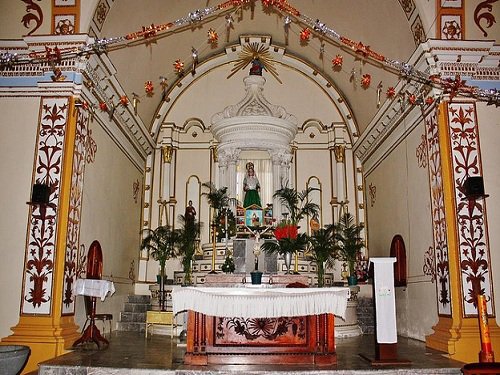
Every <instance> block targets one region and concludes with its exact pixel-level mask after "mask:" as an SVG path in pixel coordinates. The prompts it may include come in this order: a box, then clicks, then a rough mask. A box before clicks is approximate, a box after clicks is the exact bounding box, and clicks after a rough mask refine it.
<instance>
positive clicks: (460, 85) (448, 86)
mask: <svg viewBox="0 0 500 375" xmlns="http://www.w3.org/2000/svg"><path fill="white" fill-rule="evenodd" d="M255 2H256V0H228V1H225V2H223V3H220V4H218V5H216V6H213V7H207V8H203V9H196V10H194V11H192V12H189V13H188V15H187V16H186V17H183V18H180V19H178V20H175V21H173V22H168V23H165V24H161V25H155V24H151V25H150V26H142V29H141V30H139V31H135V32H132V33H129V34H126V35H124V36H119V37H113V38H103V39H95V41H94V42H93V43H89V44H86V45H84V46H81V47H79V48H77V47H68V48H59V47H57V46H55V47H54V48H49V47H47V46H46V47H45V51H39V52H35V51H34V52H30V53H27V54H18V53H11V52H3V53H0V70H6V69H12V68H13V67H14V66H15V65H18V64H32V63H49V64H50V65H51V66H52V68H53V72H54V75H53V76H52V77H51V78H52V79H53V80H54V81H61V80H64V76H62V72H61V69H60V68H57V67H56V64H60V63H61V62H62V60H66V59H73V58H76V57H85V56H90V55H93V54H97V55H99V54H101V53H107V52H108V51H109V50H111V49H113V50H114V49H118V48H124V47H126V46H127V45H128V44H130V43H131V42H134V41H139V42H140V43H149V42H151V39H152V38H155V39H156V38H159V37H161V36H166V35H168V34H169V33H171V32H172V30H173V29H176V28H181V27H185V26H189V25H193V24H197V23H201V22H202V21H203V20H204V19H205V18H207V17H212V16H217V15H219V14H223V13H224V12H226V13H227V14H226V16H225V24H226V30H227V35H228V38H227V39H228V40H229V31H230V29H231V28H232V24H233V23H234V19H233V17H232V13H231V12H235V11H238V10H241V9H243V7H244V6H246V5H250V7H251V9H252V10H253V9H254V6H255ZM261 2H262V4H263V6H264V7H266V8H269V9H271V8H274V9H276V10H278V11H280V12H281V13H282V14H283V15H284V28H285V32H286V34H287V38H288V31H289V27H290V24H291V23H292V18H294V19H295V21H296V22H297V23H298V24H302V25H305V27H304V28H303V29H302V31H301V32H300V34H299V37H300V40H301V42H303V43H304V44H307V42H309V40H310V38H311V36H313V33H314V35H315V36H319V37H320V38H322V39H328V40H329V41H331V42H333V43H336V44H338V45H340V46H345V47H348V48H349V49H351V50H352V51H353V52H354V53H355V54H356V55H359V56H361V57H362V58H364V59H371V60H373V61H375V62H377V63H379V64H382V65H383V66H384V67H386V68H388V69H389V70H391V71H393V72H397V74H399V76H401V77H403V78H405V79H407V80H408V81H414V82H418V83H421V84H426V85H428V86H430V87H436V88H439V89H441V90H442V91H443V94H448V95H450V97H452V98H453V97H454V96H457V95H460V96H466V97H470V98H474V99H476V100H479V101H485V102H487V104H488V105H493V104H494V105H495V106H496V107H498V106H499V105H500V91H498V90H497V89H492V90H482V89H479V88H477V87H473V86H467V85H466V82H465V81H464V80H462V79H461V78H460V76H456V77H455V78H453V79H452V78H441V77H438V76H431V75H429V74H426V73H424V72H421V71H419V70H417V69H415V67H414V66H412V65H411V64H407V63H405V62H400V61H397V60H393V59H390V58H387V57H385V56H384V55H382V54H380V53H378V52H376V51H374V50H372V49H371V48H370V47H369V46H367V45H365V44H363V43H362V42H360V41H358V42H356V41H354V40H351V39H349V38H347V37H345V36H342V35H340V34H339V33H337V32H336V31H335V30H333V29H331V28H330V27H328V26H327V25H326V24H324V23H322V22H321V21H320V20H319V19H313V18H310V17H308V16H307V15H304V14H302V13H301V12H300V11H299V10H298V9H296V8H294V7H293V6H291V5H290V4H289V3H288V1H287V0H261ZM207 38H208V43H209V44H210V45H212V46H214V45H216V44H217V42H218V39H219V35H218V33H217V31H216V30H214V29H212V28H211V29H210V30H208V33H207ZM134 43H135V42H134ZM323 52H324V44H322V46H321V52H320V53H323ZM191 56H192V65H191V73H192V74H195V72H196V71H195V70H196V66H197V64H198V51H197V50H196V49H195V48H194V47H193V48H192V50H191ZM331 62H332V68H333V69H334V70H341V68H342V63H343V57H342V55H336V56H335V57H334V58H333V59H332V61H331ZM173 69H174V72H175V73H176V74H177V75H178V76H182V75H183V74H184V62H183V61H181V60H180V59H177V60H175V61H174V63H173ZM355 73H356V72H355V70H354V68H353V70H352V71H351V80H353V79H354V78H355ZM160 79H161V82H160V85H161V87H162V90H163V95H165V93H166V89H167V87H168V83H167V79H166V78H165V77H160ZM360 84H361V86H362V87H363V88H364V89H367V88H369V87H370V84H371V76H370V75H369V74H364V75H363V76H362V77H361V79H360ZM381 89H382V82H380V83H379V84H378V86H377V98H378V104H377V105H380V94H381ZM144 90H145V93H146V96H152V95H154V85H153V82H152V81H150V80H148V81H146V82H145V85H144ZM132 95H133V100H132V102H133V105H134V110H135V113H137V107H136V105H137V103H138V102H139V98H140V96H139V95H137V94H136V93H132ZM405 95H406V94H405ZM386 96H387V97H388V98H394V97H395V96H396V91H395V89H394V87H389V88H388V89H387V91H386ZM407 100H408V102H409V103H410V104H412V105H415V104H424V103H426V104H430V103H432V101H433V100H434V99H433V98H432V97H427V98H423V97H417V96H416V95H414V94H408V97H407ZM118 104H121V105H127V104H128V98H127V97H123V98H120V102H119V103H118ZM99 107H100V109H101V110H103V111H108V110H109V106H108V104H106V102H105V101H102V102H100V104H99ZM113 107H114V106H113Z"/></svg>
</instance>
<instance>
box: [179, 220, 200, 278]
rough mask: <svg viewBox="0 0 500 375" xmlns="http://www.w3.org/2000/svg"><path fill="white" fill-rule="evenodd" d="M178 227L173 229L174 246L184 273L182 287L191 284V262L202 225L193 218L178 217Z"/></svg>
mask: <svg viewBox="0 0 500 375" xmlns="http://www.w3.org/2000/svg"><path fill="white" fill-rule="evenodd" d="M178 221H179V223H180V227H179V228H177V229H175V245H176V247H177V255H178V256H179V257H181V263H182V269H183V271H184V285H190V284H192V262H193V258H194V254H195V252H196V246H197V244H198V239H199V236H200V231H201V227H202V223H200V222H198V221H197V220H196V219H194V218H186V217H185V216H184V215H179V218H178Z"/></svg>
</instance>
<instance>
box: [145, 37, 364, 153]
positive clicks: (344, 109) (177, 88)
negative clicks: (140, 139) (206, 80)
mask: <svg viewBox="0 0 500 375" xmlns="http://www.w3.org/2000/svg"><path fill="white" fill-rule="evenodd" d="M249 39H251V40H252V41H254V40H257V41H259V43H262V44H264V45H267V46H268V47H269V55H270V56H271V58H273V59H274V60H275V61H279V63H280V64H282V65H284V66H286V67H289V68H291V69H293V70H296V71H298V72H300V73H302V74H303V75H304V76H306V77H308V79H310V80H311V81H313V82H315V83H316V84H317V85H318V87H320V88H321V89H322V90H323V92H324V93H325V94H326V95H327V96H328V97H329V98H330V100H331V101H332V103H335V106H336V108H337V111H338V113H339V115H340V116H341V118H342V121H343V122H344V123H345V124H346V125H345V126H346V129H347V132H348V134H349V137H350V143H352V144H354V143H355V142H356V140H357V139H358V137H359V131H358V127H357V124H356V121H355V119H354V116H353V111H352V110H351V108H350V105H349V104H348V103H347V101H346V100H345V97H344V95H343V93H342V92H341V91H340V89H338V88H337V87H336V85H335V83H334V82H333V81H331V80H329V79H328V77H327V76H326V75H323V74H322V73H321V70H320V69H316V68H315V67H313V66H310V65H308V64H307V63H306V62H304V61H303V60H301V59H300V58H299V57H298V56H295V55H292V54H290V53H286V54H285V49H284V48H283V47H282V46H278V45H273V44H271V38H270V37H269V36H262V37H257V36H255V37H251V38H249V37H246V36H240V43H239V44H236V45H233V46H230V47H227V48H226V53H225V54H220V55H217V56H213V57H212V58H209V59H207V60H205V61H203V62H202V63H200V64H199V65H198V66H197V69H196V72H197V74H196V75H195V76H193V75H192V74H186V75H184V76H183V77H182V78H181V79H180V80H179V81H178V82H177V83H176V84H175V85H172V86H171V87H170V89H169V91H168V92H167V95H166V98H167V99H168V100H164V101H163V102H162V103H161V104H160V107H159V108H158V110H157V116H156V118H155V120H154V121H153V122H152V125H151V129H150V133H151V134H156V133H157V132H158V129H159V127H160V126H161V123H162V122H163V120H164V117H165V116H166V115H167V114H168V113H169V111H170V110H171V109H172V108H173V106H174V103H176V101H177V98H178V97H180V96H181V95H182V94H183V93H184V92H185V91H186V90H189V88H190V87H191V85H192V84H193V82H195V81H196V80H198V79H200V77H203V76H204V75H206V74H208V73H210V71H212V70H215V69H217V68H219V67H221V66H224V65H227V64H233V63H234V62H235V61H237V60H238V59H239V53H240V52H241V50H242V48H243V46H244V45H245V44H246V43H248V40H249Z"/></svg>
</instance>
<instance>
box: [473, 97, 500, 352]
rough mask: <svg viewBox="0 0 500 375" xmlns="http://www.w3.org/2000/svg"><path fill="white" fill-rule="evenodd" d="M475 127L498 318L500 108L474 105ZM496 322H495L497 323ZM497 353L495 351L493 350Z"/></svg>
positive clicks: (499, 268)
mask: <svg viewBox="0 0 500 375" xmlns="http://www.w3.org/2000/svg"><path fill="white" fill-rule="evenodd" d="M477 119H478V123H479V142H480V147H481V155H482V162H483V177H484V190H485V193H486V194H489V197H488V198H486V216H487V219H488V234H489V245H490V246H489V248H490V269H491V273H492V280H493V288H494V290H496V291H497V293H495V311H496V314H497V316H498V314H500V293H499V292H498V290H500V231H499V230H498V228H499V226H500V210H498V207H500V168H499V165H500V152H499V150H498V145H499V144H500V108H498V107H495V106H486V104H485V103H480V104H478V105H477ZM499 320H500V319H498V318H497V323H498V322H499ZM497 350H498V349H497Z"/></svg>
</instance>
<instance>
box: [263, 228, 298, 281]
mask: <svg viewBox="0 0 500 375" xmlns="http://www.w3.org/2000/svg"><path fill="white" fill-rule="evenodd" d="M298 230H299V227H298V226H297V225H296V224H294V223H293V222H291V221H290V220H282V221H281V222H280V223H279V224H278V226H277V227H276V228H275V229H274V232H273V234H274V239H273V240H268V241H266V242H264V244H263V245H262V250H264V251H265V252H267V253H269V254H272V253H278V254H279V255H281V256H282V257H283V259H284V260H285V266H286V268H287V272H286V273H287V274H290V273H292V272H291V270H290V268H291V261H292V255H293V253H294V252H295V251H299V250H304V249H305V248H306V246H307V243H308V238H307V235H306V234H305V233H299V232H298Z"/></svg>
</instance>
